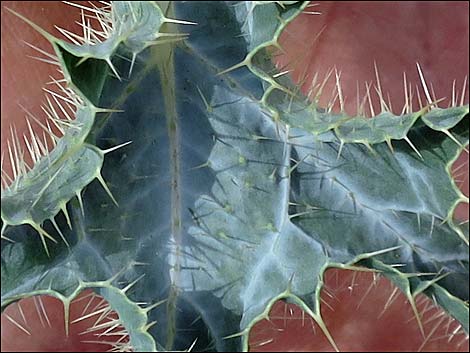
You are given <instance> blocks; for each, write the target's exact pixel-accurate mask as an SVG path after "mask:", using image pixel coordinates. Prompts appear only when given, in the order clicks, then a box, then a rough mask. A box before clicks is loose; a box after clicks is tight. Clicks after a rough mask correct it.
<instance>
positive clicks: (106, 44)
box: [1, 1, 469, 351]
mask: <svg viewBox="0 0 470 353" xmlns="http://www.w3.org/2000/svg"><path fill="white" fill-rule="evenodd" d="M308 6H309V4H308V2H296V1H276V2H165V3H163V2H113V3H112V4H109V5H106V6H104V7H102V8H95V7H93V8H90V9H88V10H87V11H89V13H91V14H92V15H93V16H94V21H95V22H97V23H98V27H99V30H96V29H93V28H92V27H91V25H89V24H88V23H89V20H88V22H87V19H86V18H85V17H83V22H82V25H83V28H84V32H83V36H82V37H78V36H77V35H76V34H74V33H70V32H67V31H65V30H63V32H62V33H63V34H64V35H65V36H66V37H68V39H69V41H63V40H60V39H58V38H56V37H54V36H52V35H51V34H49V33H47V32H45V31H44V30H42V29H41V28H40V27H38V26H37V25H35V24H34V23H33V22H31V21H30V20H28V19H27V18H25V17H23V16H22V15H21V14H19V13H14V14H15V15H17V16H19V17H20V18H22V19H23V20H24V21H25V22H27V23H28V24H30V25H31V26H33V27H34V28H35V29H36V30H37V31H39V32H40V33H41V34H43V35H44V37H46V38H47V39H48V40H49V42H50V43H51V45H52V47H53V49H54V53H53V54H51V53H47V52H44V51H42V50H41V49H38V48H36V49H38V50H39V51H40V52H41V54H43V56H45V58H46V59H44V60H47V61H49V62H53V63H55V64H57V65H58V67H60V74H61V77H58V78H55V79H53V81H52V83H53V84H54V85H56V86H57V87H58V91H51V90H49V91H48V92H49V96H48V98H47V104H46V105H45V106H44V109H43V110H44V113H45V114H46V115H47V117H48V122H47V123H45V124H43V123H41V122H40V121H39V120H38V119H37V118H36V117H34V116H33V115H32V114H31V113H29V112H28V111H26V113H27V115H28V116H29V120H28V121H29V124H31V125H33V124H37V125H39V126H40V127H42V128H43V131H44V133H41V134H37V133H35V132H34V131H33V128H30V132H31V133H30V136H29V137H27V138H25V144H26V148H23V147H21V143H20V139H19V137H18V136H17V134H15V132H14V129H12V138H11V140H10V143H9V145H8V150H7V151H6V155H7V158H9V159H10V160H11V166H12V174H13V175H11V176H8V175H7V173H2V178H3V190H2V198H1V221H2V228H1V229H2V234H1V236H2V271H1V273H2V309H4V308H5V307H6V306H8V305H9V304H11V303H13V302H16V301H18V300H20V299H22V298H25V297H30V296H34V295H49V296H53V297H56V298H58V299H59V300H61V301H62V303H63V305H64V313H65V315H64V316H65V317H64V325H65V330H66V332H67V331H68V330H69V327H70V325H71V324H72V323H73V322H72V323H71V322H70V319H69V316H70V310H69V309H70V305H71V303H72V301H73V300H74V299H75V298H76V297H77V296H78V294H79V293H80V292H82V291H83V290H87V289H90V290H93V292H94V293H96V294H97V295H99V296H101V297H103V298H104V299H105V300H106V303H107V304H106V306H104V307H103V306H99V305H98V306H95V308H96V311H95V312H94V313H92V314H87V315H84V316H83V317H82V318H79V319H77V320H84V319H86V318H87V317H86V316H90V315H96V316H98V320H96V321H95V323H94V325H93V326H92V327H91V328H90V329H89V330H90V331H94V330H101V329H106V330H109V331H112V330H114V329H115V328H118V327H119V328H122V330H124V331H123V332H125V334H124V333H123V337H125V339H123V340H121V341H118V342H115V345H114V349H116V350H134V351H156V350H184V349H189V348H190V349H191V350H209V349H210V350H218V351H227V350H247V349H248V348H249V334H250V331H251V329H252V328H253V326H254V325H255V324H256V323H257V322H259V321H260V320H262V319H264V318H266V317H267V316H268V314H269V311H270V309H271V307H272V306H273V305H274V303H275V302H277V301H278V300H280V299H284V300H286V301H288V302H289V303H295V304H297V305H298V306H299V307H300V308H302V309H303V310H304V312H305V313H306V314H307V315H309V316H310V317H311V318H312V319H313V320H314V321H315V322H316V324H317V325H318V327H319V328H320V329H321V330H322V332H323V333H324V334H325V336H326V337H327V339H328V341H329V343H330V345H331V346H332V347H333V348H334V349H337V350H338V349H340V348H341V347H338V345H337V344H336V342H335V339H334V337H333V336H332V335H331V334H330V332H329V329H328V327H327V325H326V324H325V323H324V320H323V318H322V314H321V310H320V308H321V304H322V303H321V300H320V291H321V289H322V287H323V282H324V275H325V272H326V271H327V269H330V268H338V269H350V270H359V271H369V272H373V273H374V274H380V275H382V276H385V277H387V278H388V279H390V280H391V281H392V282H393V283H394V284H395V285H396V286H397V287H398V288H399V289H400V290H401V291H402V292H403V294H404V295H405V296H406V298H407V299H408V301H409V302H410V303H411V307H412V309H413V313H414V320H415V321H416V323H417V325H418V327H419V328H420V330H421V331H422V333H423V335H424V324H423V320H422V314H421V313H420V312H419V310H418V309H417V304H416V302H417V298H418V296H420V295H422V294H425V295H427V296H428V297H430V298H431V299H432V300H434V302H435V303H436V304H437V305H439V306H440V307H441V308H443V309H444V310H445V311H446V312H447V313H448V314H449V315H450V316H451V317H452V318H454V319H455V320H456V321H457V322H458V323H459V325H460V326H459V327H461V329H462V330H464V331H465V332H466V333H468V330H469V323H468V320H469V319H468V299H469V294H468V268H469V267H468V266H469V263H468V262H469V260H468V223H467V224H459V223H458V222H456V221H455V220H454V211H455V209H456V207H457V205H458V204H459V203H461V202H468V198H467V197H466V196H465V195H463V194H462V193H461V192H460V190H459V189H458V188H457V186H456V185H455V182H454V181H453V179H452V177H451V173H450V168H451V165H452V163H453V162H454V161H455V160H456V159H457V157H458V155H459V154H460V152H462V151H463V150H464V149H465V148H466V146H467V145H468V113H469V108H468V105H463V101H464V96H463V95H462V98H461V99H460V98H459V97H457V95H456V94H453V97H452V102H451V105H450V106H449V107H445V108H444V107H440V106H439V103H440V102H441V100H439V99H436V98H435V97H434V96H433V94H432V90H431V89H430V88H428V86H427V84H426V81H425V78H424V74H423V72H422V69H421V67H420V66H419V65H418V67H417V69H418V72H419V75H420V77H421V82H422V90H423V92H424V97H423V101H422V102H421V101H420V104H419V106H418V107H413V104H412V101H413V97H412V94H413V93H412V91H411V89H409V90H408V85H407V83H406V81H405V84H404V87H405V98H406V99H405V101H406V102H405V105H404V107H403V109H402V112H401V114H395V113H393V112H392V109H391V107H390V104H389V103H388V102H387V99H386V97H385V95H384V94H383V93H382V88H381V86H380V80H379V74H378V72H377V86H376V87H375V88H376V92H377V95H378V97H379V100H380V111H374V109H373V108H372V104H371V96H370V92H369V90H368V94H367V95H366V96H365V97H364V99H363V100H362V102H361V103H359V104H358V109H357V113H356V114H355V115H348V114H346V112H345V110H344V97H343V94H342V90H341V85H340V75H339V74H338V72H332V73H331V75H330V76H331V78H332V79H333V80H335V82H336V84H337V85H336V86H337V87H336V96H335V97H334V99H333V100H332V101H331V102H330V104H328V106H326V107H321V106H320V104H319V100H320V97H321V95H322V90H323V87H324V85H325V82H326V81H327V80H328V79H329V77H327V78H326V79H325V80H323V81H322V80H318V82H315V83H313V84H312V89H311V90H310V91H309V92H308V94H304V93H302V91H301V90H300V88H299V86H298V85H296V84H294V83H293V82H292V80H291V79H290V78H289V76H288V72H287V71H285V70H282V68H278V67H276V65H275V64H274V61H273V55H274V53H275V52H276V50H277V49H279V47H280V44H279V38H280V36H281V34H282V32H283V30H284V29H285V28H286V26H287V25H288V24H289V23H290V22H292V21H293V20H294V19H295V18H296V17H297V16H298V15H300V14H301V13H303V12H306V11H307V12H308V11H309V8H308ZM33 47H34V46H33ZM315 79H316V78H315ZM464 87H465V85H464ZM368 88H370V87H369V86H368ZM336 102H338V103H339V106H340V111H339V112H336V111H335V110H334V109H333V106H334V105H335V103H336ZM367 105H370V109H369V110H370V114H367V113H366V106H367ZM369 115H371V116H369ZM31 125H30V126H31ZM50 145H52V148H50V147H49V146H50ZM28 155H29V156H28ZM25 158H30V159H31V160H32V162H33V163H32V164H31V165H30V164H28V163H27V162H26V160H25ZM92 298H94V297H93V296H92ZM111 311H113V312H114V313H115V315H114V316H113V317H112V319H109V318H108V319H107V320H106V321H105V322H103V320H102V319H103V318H104V317H106V316H107V315H108V314H109V313H110V312H111Z"/></svg>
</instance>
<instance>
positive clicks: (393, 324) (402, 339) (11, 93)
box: [1, 1, 469, 351]
mask: <svg viewBox="0 0 470 353" xmlns="http://www.w3.org/2000/svg"><path fill="white" fill-rule="evenodd" d="M5 6H7V7H10V8H12V9H14V10H16V11H18V12H21V13H22V14H23V15H25V16H26V17H28V18H30V19H32V20H33V21H35V22H36V23H37V24H39V25H40V26H41V27H43V28H44V29H46V30H48V31H49V32H53V33H54V28H53V25H54V24H57V25H59V26H61V27H65V28H67V29H71V30H73V31H79V30H80V28H79V26H78V25H76V24H75V25H74V24H73V22H74V21H76V20H79V11H78V10H77V9H74V8H72V7H70V6H67V5H65V4H62V3H59V2H43V1H36V2H21V3H20V2H13V1H5V2H2V8H1V19H2V23H1V28H2V31H1V36H2V42H1V73H2V79H1V82H2V86H1V87H2V92H1V95H2V100H1V122H2V128H1V139H2V140H1V146H2V152H3V151H4V148H5V146H6V139H7V138H8V133H9V130H8V129H9V125H10V124H12V123H14V124H15V125H16V126H17V128H18V131H19V132H21V131H24V128H25V120H24V113H22V112H21V110H20V109H19V108H18V106H17V104H18V103H20V104H22V105H23V106H24V107H25V108H27V109H28V110H30V111H31V112H33V113H34V114H37V115H38V116H41V113H40V112H41V111H40V109H39V105H40V103H41V102H42V100H43V93H42V92H41V89H40V88H41V87H42V86H43V84H44V82H46V81H48V80H49V75H51V74H54V70H55V68H54V67H52V66H50V65H45V64H42V63H39V62H37V61H34V60H32V59H30V58H28V57H27V56H26V55H33V56H35V55H38V53H35V52H34V51H33V50H32V49H30V48H28V47H27V46H26V45H24V44H23V43H22V42H21V40H25V41H27V42H30V43H33V44H34V45H36V46H39V47H42V48H45V49H49V47H48V45H47V43H46V41H45V40H43V39H42V38H41V37H40V36H39V35H38V34H37V33H35V32H34V31H32V30H31V29H30V28H29V27H28V26H27V25H26V24H24V23H22V22H21V21H19V20H18V19H17V18H15V17H14V16H13V15H11V14H10V13H8V12H7V11H5V9H4V7H5ZM310 10H314V11H321V12H322V13H323V15H321V16H316V15H303V16H301V17H300V18H299V19H298V20H297V21H296V22H295V23H293V24H292V25H291V26H290V27H289V30H288V31H289V33H288V34H286V35H285V36H283V45H284V47H285V48H286V52H287V54H286V55H285V56H284V57H281V58H280V59H279V60H280V62H281V63H286V62H289V61H290V62H292V61H294V60H296V59H298V58H299V57H303V56H305V59H303V61H301V64H299V65H298V67H297V70H296V72H294V76H295V75H297V76H299V75H301V74H302V73H303V71H304V69H305V68H307V72H316V71H318V72H319V73H320V77H322V76H321V75H322V74H324V73H325V72H326V71H327V70H328V69H330V68H331V67H333V66H336V67H337V69H338V70H340V71H341V72H342V74H341V81H342V87H343V92H344V94H345V95H346V96H347V110H349V111H352V110H354V109H355V108H354V106H353V104H352V103H353V101H354V100H355V95H356V82H357V81H358V82H359V83H361V85H362V86H361V87H362V88H361V92H362V94H363V93H364V85H363V82H365V81H372V80H374V79H375V78H374V69H373V67H374V66H373V65H374V61H376V62H377V64H378V67H379V71H380V76H381V82H382V85H383V87H384V89H385V90H386V91H388V92H390V96H391V100H392V103H393V105H394V108H395V110H398V109H397V107H398V106H400V105H402V104H403V91H402V72H403V71H405V72H406V73H407V76H408V79H409V81H410V82H412V83H413V84H415V83H416V84H419V80H418V75H417V72H416V66H415V63H416V62H417V61H419V63H420V64H421V66H422V68H423V71H424V74H425V76H426V80H427V81H428V82H432V84H433V87H434V88H435V92H436V95H437V96H438V97H442V96H446V97H450V92H451V89H452V80H453V79H456V80H457V87H458V89H459V90H461V87H462V84H463V78H464V76H465V75H468V72H469V54H468V53H469V39H468V36H469V34H468V33H469V16H468V11H469V5H468V2H344V3H339V2H319V5H318V6H317V7H313V8H311V9H310ZM322 28H324V29H323V32H322V34H321V36H319V38H318V39H317V40H316V41H315V42H313V39H314V38H315V37H316V35H317V34H318V33H319V32H320V30H321V29H322ZM55 33H56V34H57V32H55ZM312 43H313V44H312ZM332 82H333V81H332ZM332 87H333V84H331V85H330V86H329V87H327V89H326V91H327V92H329V91H331V90H332ZM467 87H468V85H467ZM466 89H467V90H468V88H466ZM325 97H327V95H325ZM466 102H468V94H467V98H466ZM458 163H467V166H466V167H464V170H467V173H465V175H463V176H460V177H459V179H462V180H463V182H462V183H461V185H462V188H463V190H464V192H465V193H466V194H467V195H468V154H465V155H463V156H462V157H461V158H460V160H459V162H458ZM7 169H8V166H7ZM458 215H459V217H460V218H467V217H468V206H466V207H462V208H460V209H459V213H458ZM328 278H329V279H328V281H327V285H328V287H329V288H330V292H332V293H334V294H335V296H334V298H333V299H332V298H330V297H328V296H327V295H326V294H325V293H324V297H325V300H326V301H327V302H328V303H329V304H330V305H331V306H332V308H333V309H334V311H332V310H330V309H328V308H327V307H326V306H325V308H324V311H325V320H326V322H327V325H328V327H329V328H330V330H331V332H332V334H333V336H334V338H335V339H336V341H337V343H338V345H339V347H340V349H342V350H395V351H396V350H416V349H417V348H418V347H419V346H420V344H421V342H422V341H423V339H422V337H421V336H420V334H419V331H418V330H417V326H416V324H415V323H414V322H413V321H410V322H406V321H407V320H408V319H409V318H410V317H411V314H410V313H411V312H410V308H409V306H407V305H406V304H404V299H403V298H402V297H401V298H400V299H397V300H396V301H395V302H394V304H393V305H392V306H391V307H390V308H389V309H388V310H387V311H386V312H385V314H383V315H382V316H381V317H380V318H378V316H379V314H380V312H381V311H382V309H383V307H384V305H385V303H386V301H387V299H388V297H389V295H390V293H391V292H392V291H393V289H392V288H391V287H390V285H389V284H388V283H387V282H386V281H384V280H383V281H381V282H380V283H379V285H377V286H376V287H372V288H373V290H370V291H369V292H367V290H368V288H369V286H370V283H371V278H370V276H368V275H362V276H359V275H358V277H357V278H356V282H355V283H357V286H355V287H354V288H355V289H354V291H353V292H352V293H350V291H349V290H347V289H345V288H347V286H348V284H350V283H351V273H348V272H342V273H340V274H339V276H338V277H337V276H336V275H334V274H333V273H332V274H331V275H329V276H328ZM365 294H367V295H366V299H365V300H364V302H363V303H362V304H361V305H360V307H359V309H357V306H358V304H359V302H360V300H361V299H362V298H363V297H364V295H365ZM328 298H329V299H328ZM46 304H48V305H47V307H48V312H49V314H50V316H51V317H53V316H54V315H55V316H57V317H58V318H59V317H60V306H58V305H56V304H54V302H53V301H50V302H46ZM28 305H29V306H30V307H31V308H34V306H31V305H30V304H25V307H27V306H28ZM13 309H14V308H12V309H11V310H12V311H13ZM54 312H55V314H54ZM26 314H27V316H28V315H30V316H31V318H32V319H31V321H30V324H31V325H32V326H33V328H34V330H32V331H34V332H33V335H32V336H25V335H24V334H23V335H21V331H19V330H18V329H17V328H15V327H14V326H13V325H11V323H9V322H7V320H6V319H5V317H4V316H2V350H12V349H15V350H18V349H30V350H34V349H46V350H47V349H51V350H63V349H67V348H66V347H68V349H72V350H73V349H74V348H75V349H78V346H76V344H77V342H78V340H76V339H71V340H69V341H67V342H68V343H67V344H65V345H59V344H58V342H63V339H64V338H63V331H62V330H60V329H50V328H49V329H44V328H43V327H42V326H40V325H39V322H38V320H37V318H34V317H35V316H34V315H35V313H34V311H33V310H31V312H30V313H29V314H28V313H26ZM11 315H12V316H14V315H18V313H14V312H12V313H11ZM275 315H278V316H279V315H280V316H284V306H283V304H279V305H278V306H277V307H276V314H275ZM295 315H297V317H299V315H300V313H299V312H295V313H294V316H295ZM287 316H291V315H290V313H289V314H288V315H287ZM404 318H405V319H404ZM59 322H60V321H59ZM438 322H439V320H438V319H436V320H434V321H430V322H429V323H428V326H426V328H427V330H428V331H427V332H430V330H432V328H433V327H434V326H435V324H436V323H438ZM446 322H447V321H446ZM273 323H274V324H276V325H277V326H275V329H273V328H272V327H273V326H272V324H270V323H264V324H263V325H262V326H258V327H257V328H256V329H255V332H254V333H253V338H252V343H253V345H254V346H255V345H257V344H259V343H265V342H269V343H266V344H264V345H262V346H261V347H259V349H264V350H283V349H286V350H291V351H293V350H325V349H330V347H329V346H328V345H327V344H326V341H325V340H324V338H322V337H321V335H320V334H318V328H317V329H316V332H317V335H314V334H312V328H311V325H310V324H307V323H303V324H302V320H300V319H297V320H287V321H286V325H284V320H276V319H273ZM57 325H59V326H56V327H60V325H61V324H60V323H58V324H57ZM284 326H285V327H284ZM279 330H283V331H279ZM444 334H445V330H444V331H442V330H441V331H439V330H437V331H436V333H435V334H434V335H433V336H432V337H431V339H430V342H428V343H427V344H426V345H425V346H424V349H425V350H439V349H443V350H455V349H460V350H468V341H462V337H461V336H460V338H458V337H457V338H455V339H453V340H451V342H450V343H449V344H447V345H446V343H445V342H447V339H448V338H444V339H440V340H438V339H436V338H437V337H438V336H439V335H444ZM60 335H62V337H61V338H59V336H60ZM271 339H272V340H273V341H272V342H270V340H271ZM434 339H436V340H434ZM462 342H463V343H462ZM459 343H462V345H461V346H459V347H458V344H459ZM88 348H89V349H97V348H96V347H93V346H88ZM101 348H104V349H107V348H109V347H101Z"/></svg>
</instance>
